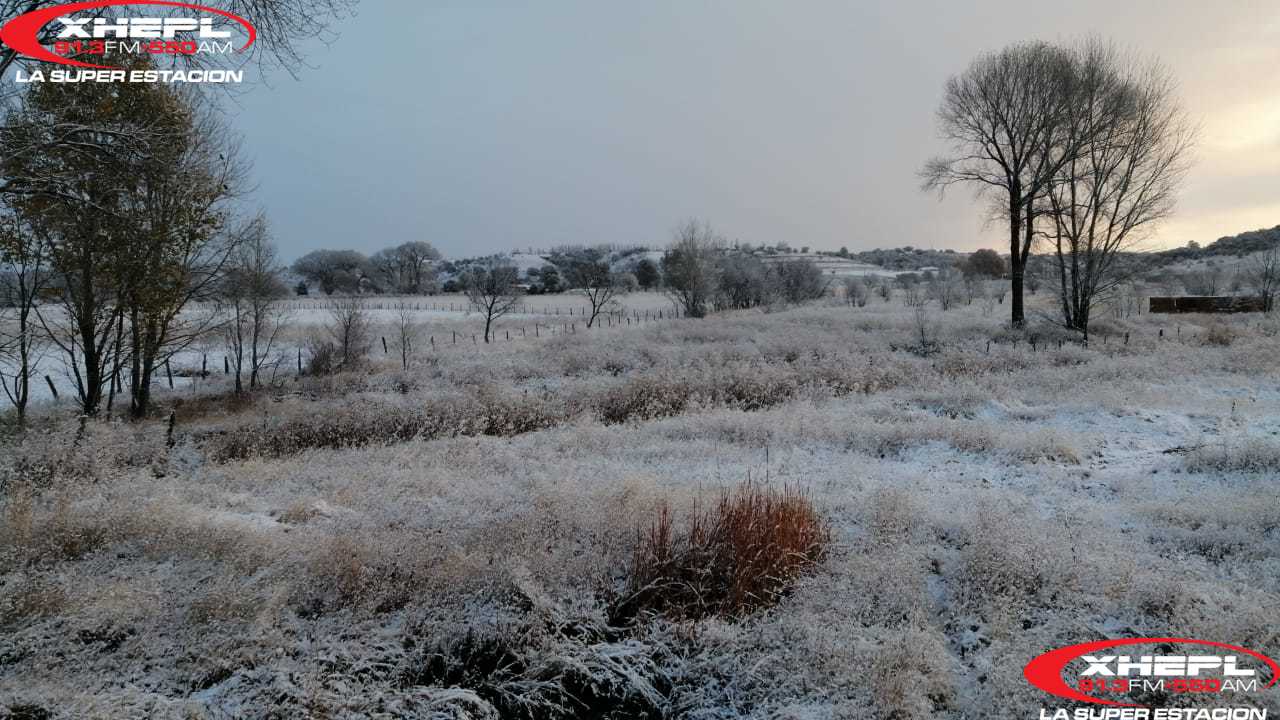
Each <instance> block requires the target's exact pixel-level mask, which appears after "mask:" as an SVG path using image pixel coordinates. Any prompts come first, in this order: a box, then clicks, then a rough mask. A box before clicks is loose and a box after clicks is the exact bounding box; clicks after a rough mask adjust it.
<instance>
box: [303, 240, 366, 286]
mask: <svg viewBox="0 0 1280 720" xmlns="http://www.w3.org/2000/svg"><path fill="white" fill-rule="evenodd" d="M371 270H372V268H371V266H370V262H369V258H366V257H365V256H364V255H362V254H361V253H359V252H356V251H355V250H313V251H311V252H309V253H307V254H306V255H303V256H302V257H300V258H298V259H297V260H295V261H294V262H293V271H294V272H295V273H297V274H299V275H301V276H302V277H303V279H305V280H307V281H308V282H310V283H313V284H314V285H315V286H316V287H318V288H319V289H320V291H321V292H323V293H324V294H325V295H333V294H334V293H338V294H344V295H353V294H355V293H357V292H359V291H360V283H361V280H362V279H363V278H365V277H366V276H367V275H368V274H369V273H370V272H371Z"/></svg>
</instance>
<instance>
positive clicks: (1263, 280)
mask: <svg viewBox="0 0 1280 720" xmlns="http://www.w3.org/2000/svg"><path fill="white" fill-rule="evenodd" d="M1248 277H1249V284H1250V285H1252V286H1253V290H1254V292H1256V293H1257V294H1258V297H1260V298H1262V308H1263V310H1264V311H1266V312H1271V311H1272V310H1274V309H1275V303H1276V294H1277V293H1278V292H1280V246H1273V247H1272V248H1271V249H1269V250H1266V251H1263V253H1262V254H1260V255H1258V256H1257V257H1255V258H1254V259H1253V261H1252V262H1251V264H1250V268H1249V270H1248Z"/></svg>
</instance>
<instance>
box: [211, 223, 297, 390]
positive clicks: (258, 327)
mask: <svg viewBox="0 0 1280 720" xmlns="http://www.w3.org/2000/svg"><path fill="white" fill-rule="evenodd" d="M282 271H283V266H282V265H281V264H280V262H279V260H278V259H277V255H276V249H275V246H274V245H273V244H272V243H271V239H270V235H269V232H268V229H267V225H266V219H265V218H263V217H262V216H258V217H256V218H254V219H253V220H252V221H250V224H249V226H248V227H246V228H245V230H244V239H243V241H242V242H241V243H240V245H239V247H238V248H237V249H236V252H235V254H234V255H233V256H232V259H231V262H230V263H229V267H228V268H227V270H226V272H225V274H224V276H223V278H222V280H221V283H220V292H219V301H220V302H221V303H222V304H223V305H224V306H225V308H226V311H227V313H228V315H229V316H230V317H229V319H228V321H227V324H226V326H225V327H224V330H223V334H224V337H225V340H226V345H227V350H228V351H229V353H228V354H229V355H230V357H231V365H232V368H233V369H234V370H235V390H236V392H237V393H241V392H244V380H243V378H244V375H245V372H246V370H247V371H248V375H249V389H250V390H253V389H255V388H257V387H258V383H259V375H260V373H261V371H262V369H263V367H264V366H265V365H266V364H267V363H268V362H269V360H270V358H271V354H272V351H273V350H274V349H275V347H276V343H277V341H278V339H279V337H280V333H281V331H282V330H283V329H284V327H285V325H286V323H287V321H288V313H287V311H286V310H284V308H283V306H282V305H281V304H280V303H279V300H280V298H283V297H285V296H286V295H288V293H289V289H288V288H287V287H286V286H285V284H284V281H283V280H282V279H281V272H282Z"/></svg>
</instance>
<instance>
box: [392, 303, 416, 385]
mask: <svg viewBox="0 0 1280 720" xmlns="http://www.w3.org/2000/svg"><path fill="white" fill-rule="evenodd" d="M421 329H422V328H421V325H420V324H419V323H418V320H417V316H416V315H414V312H413V310H412V309H410V308H409V307H408V306H407V305H401V306H400V311H399V312H398V313H397V314H396V324H395V346H396V350H398V351H399V352H400V367H401V368H402V369H404V370H408V369H409V357H410V356H411V355H412V354H413V348H414V346H415V345H416V344H417V342H418V335H419V334H420V331H421Z"/></svg>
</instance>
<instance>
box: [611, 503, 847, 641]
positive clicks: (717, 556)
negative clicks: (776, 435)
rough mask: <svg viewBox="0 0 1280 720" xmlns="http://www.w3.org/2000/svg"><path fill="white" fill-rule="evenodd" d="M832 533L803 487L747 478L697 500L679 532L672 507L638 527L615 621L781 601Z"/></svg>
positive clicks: (736, 610)
mask: <svg viewBox="0 0 1280 720" xmlns="http://www.w3.org/2000/svg"><path fill="white" fill-rule="evenodd" d="M830 542H831V531H830V528H829V527H828V525H827V523H826V521H825V520H823V519H822V517H821V516H820V515H819V514H818V512H817V510H815V509H814V507H813V504H812V503H811V502H810V501H809V498H808V497H806V496H805V495H804V494H803V493H801V492H800V491H798V490H795V489H793V488H783V489H781V490H778V489H774V488H768V487H764V486H761V485H757V484H754V483H750V482H748V483H747V484H745V485H742V486H741V487H739V488H738V489H737V490H736V491H729V490H725V491H722V492H721V493H720V495H719V497H718V498H717V500H716V502H715V504H713V505H712V506H711V507H710V508H708V509H706V510H703V509H701V508H700V507H698V506H697V505H695V506H694V508H693V510H692V511H691V512H690V515H689V522H688V527H687V528H685V529H684V530H683V531H681V532H677V530H676V529H675V527H674V524H673V521H672V517H671V511H670V508H668V507H666V506H665V505H664V506H663V507H662V508H660V509H659V511H658V516H657V518H656V519H655V520H654V521H653V523H652V525H651V526H650V527H649V528H648V530H647V531H645V530H643V529H641V530H638V531H637V543H636V549H635V552H634V555H633V557H632V561H631V565H630V567H629V568H628V574H627V579H626V589H625V590H624V592H623V594H622V595H621V596H620V597H619V598H617V599H616V600H615V602H613V603H612V604H611V608H610V620H611V622H613V623H615V624H624V623H628V622H630V621H631V620H633V619H634V618H635V617H636V616H638V615H640V614H642V613H646V612H653V613H661V614H663V615H667V616H669V617H673V618H688V619H693V618H699V617H705V616H707V615H711V614H721V615H729V616H736V615H741V614H743V613H747V612H750V611H752V610H755V609H757V608H760V607H766V606H769V605H772V604H774V603H775V602H777V600H778V598H779V597H781V596H782V595H783V594H784V593H785V592H786V591H787V590H788V589H789V588H790V587H791V585H792V584H793V583H794V581H795V580H796V578H797V577H799V576H800V574H801V573H803V572H804V571H805V570H806V569H808V568H810V567H812V566H813V565H815V564H816V563H818V562H819V561H821V560H822V558H823V556H824V555H825V553H826V548H827V546H828V545H829V544H830Z"/></svg>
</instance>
